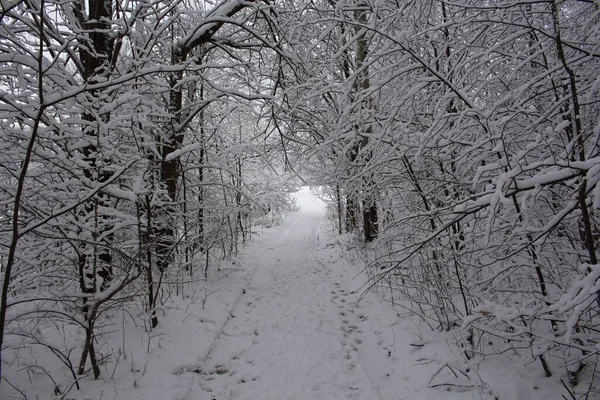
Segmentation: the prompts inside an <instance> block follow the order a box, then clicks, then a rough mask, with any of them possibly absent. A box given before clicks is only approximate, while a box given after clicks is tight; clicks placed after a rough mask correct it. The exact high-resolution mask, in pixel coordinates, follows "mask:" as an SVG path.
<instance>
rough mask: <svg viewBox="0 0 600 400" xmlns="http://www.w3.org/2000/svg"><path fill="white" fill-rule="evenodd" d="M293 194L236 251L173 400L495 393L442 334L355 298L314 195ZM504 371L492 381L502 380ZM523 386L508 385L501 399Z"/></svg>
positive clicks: (522, 394)
mask: <svg viewBox="0 0 600 400" xmlns="http://www.w3.org/2000/svg"><path fill="white" fill-rule="evenodd" d="M298 200H299V205H300V210H299V211H298V212H296V213H294V214H292V215H290V216H289V217H287V218H286V219H285V220H284V221H283V223H282V224H281V225H280V226H276V227H273V228H271V229H269V230H266V231H265V232H264V233H263V235H262V236H261V237H260V238H259V239H257V240H256V241H254V242H253V243H252V244H250V245H249V246H248V248H246V249H245V251H244V252H243V256H242V257H241V262H243V264H244V266H243V267H244V268H245V269H246V270H248V271H250V274H249V276H248V277H247V284H246V287H244V288H243V290H242V292H241V294H240V295H239V297H238V298H237V300H236V301H235V303H234V304H233V305H232V307H231V310H230V314H229V316H228V318H227V320H226V322H225V323H224V325H223V327H222V329H220V330H219V331H218V332H217V333H216V335H215V338H214V340H213V341H212V343H211V345H210V347H209V349H208V351H206V352H205V354H203V355H201V356H200V357H199V359H198V363H197V364H194V365H192V366H189V367H188V369H187V370H186V372H185V373H183V374H182V375H181V377H180V378H181V379H182V380H183V381H182V386H181V391H179V392H178V393H177V395H176V396H174V399H177V400H205V399H208V400H213V399H217V400H226V399H247V400H258V399H265V400H266V399H273V400H285V399H305V400H309V399H374V400H375V399H396V400H397V399H439V398H440V396H443V398H445V399H471V398H473V399H492V398H494V393H497V392H493V391H491V390H490V389H489V388H488V386H487V384H486V383H484V382H483V381H482V380H481V378H480V377H479V376H477V375H476V374H469V373H467V372H464V371H469V369H468V368H466V369H465V365H464V364H462V361H461V357H460V355H459V353H460V352H459V351H458V350H453V349H452V348H451V347H452V346H449V343H448V341H447V338H446V337H445V336H443V335H441V334H439V336H436V335H437V334H435V333H434V334H432V333H429V334H428V339H426V340H425V339H423V336H422V333H420V331H421V327H419V326H418V325H417V324H416V323H415V322H414V321H411V319H410V318H403V317H402V316H400V315H399V314H398V313H397V312H396V311H394V310H393V308H392V307H391V306H389V305H388V304H387V303H384V302H382V300H381V297H380V294H379V293H370V294H367V296H366V297H365V298H364V299H362V300H361V301H360V302H358V300H359V297H360V293H361V292H362V290H361V286H362V285H363V283H364V282H365V280H366V279H367V277H366V276H365V275H363V274H362V273H361V271H360V267H359V265H360V263H359V262H358V261H357V263H356V266H353V265H349V264H348V260H347V258H345V257H343V256H342V253H341V251H340V248H339V244H338V243H337V242H335V239H334V238H333V237H332V236H331V235H330V233H328V232H329V231H330V229H329V226H328V223H327V221H326V220H325V215H324V206H323V204H322V203H321V202H320V200H318V199H317V198H315V197H314V196H313V195H311V193H310V191H309V190H308V188H305V189H303V190H302V191H301V192H299V194H298ZM180 346H189V349H190V351H191V350H192V349H193V348H194V345H193V343H189V344H185V343H181V344H180ZM461 370H462V371H463V372H461ZM462 374H464V375H462ZM510 374H511V372H510V371H508V370H505V371H499V374H498V373H496V379H495V380H496V382H497V383H499V384H500V386H502V385H503V384H502V376H505V378H509V379H510ZM513 382H514V381H513ZM532 391H533V392H534V393H535V390H532V389H531V388H525V387H520V384H519V383H513V384H512V385H511V386H510V387H508V386H505V389H504V390H502V392H503V393H502V394H503V395H507V396H510V397H504V396H502V397H503V398H535V395H534V393H531V392H532ZM540 394H541V393H540ZM541 395H542V396H543V397H541V398H545V396H544V395H543V394H541Z"/></svg>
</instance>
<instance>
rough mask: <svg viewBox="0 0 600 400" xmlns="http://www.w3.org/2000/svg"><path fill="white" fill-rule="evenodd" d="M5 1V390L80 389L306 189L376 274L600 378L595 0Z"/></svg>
mask: <svg viewBox="0 0 600 400" xmlns="http://www.w3.org/2000/svg"><path fill="white" fill-rule="evenodd" d="M1 6H2V8H1V13H0V137H1V140H0V204H1V208H0V276H1V279H0V281H1V283H2V289H1V297H0V349H1V358H0V360H1V362H0V376H1V377H2V380H1V381H0V382H1V383H0V393H3V392H4V393H9V392H8V391H9V390H10V391H11V392H10V393H12V394H11V396H13V397H10V398H19V399H21V398H23V399H25V398H27V396H26V394H25V391H24V388H22V387H19V385H17V384H16V383H13V382H11V379H10V378H8V376H9V375H7V374H9V372H10V371H11V369H12V370H13V371H21V372H20V373H23V372H22V371H27V373H28V374H33V375H42V376H44V377H46V378H48V377H49V380H48V379H47V380H48V382H50V388H49V389H47V393H50V392H52V391H53V392H54V394H53V396H54V397H53V396H50V395H49V396H48V397H46V398H56V399H63V398H64V399H69V398H74V397H73V396H77V394H76V393H77V390H78V389H80V387H83V386H85V385H86V384H87V383H88V382H89V381H93V380H94V379H99V378H100V377H101V375H102V374H104V375H106V372H105V369H104V367H103V366H105V365H107V363H111V362H113V363H114V362H115V357H114V355H113V356H110V355H107V354H106V352H103V351H99V350H98V349H99V348H102V346H103V340H105V338H106V337H107V336H108V335H109V334H113V335H119V333H118V330H119V328H118V326H116V325H115V323H114V321H116V320H118V319H120V318H121V316H122V310H124V309H128V307H129V308H131V307H134V308H136V309H139V310H141V311H140V312H139V313H137V314H134V315H131V314H130V315H129V316H128V318H132V319H134V320H136V321H138V322H137V323H138V324H139V325H140V326H143V330H144V331H145V332H152V330H153V329H155V328H156V327H157V326H159V325H160V324H161V318H163V315H164V310H163V305H164V302H165V298H166V297H167V293H168V296H179V295H181V294H182V293H184V292H185V291H186V290H188V291H189V290H190V288H191V287H192V286H193V285H194V282H196V281H199V280H205V281H206V280H207V279H210V277H211V274H214V273H215V271H216V268H217V267H216V266H217V264H219V263H220V262H221V260H226V259H228V258H230V257H234V256H235V255H237V254H238V251H239V250H240V249H241V248H242V247H243V246H245V245H246V243H248V242H251V241H252V240H253V236H254V235H255V233H254V232H255V231H254V230H253V227H257V226H261V225H271V224H273V223H274V221H276V220H278V219H279V218H281V216H282V215H284V214H286V213H289V212H291V211H293V209H294V207H295V206H294V203H293V200H292V199H291V197H290V194H291V193H292V192H294V191H296V190H297V189H298V187H299V186H300V185H308V184H310V185H311V186H319V187H321V188H322V191H323V197H324V199H325V201H326V203H327V205H328V215H329V218H330V220H331V224H332V226H335V232H334V233H335V234H336V235H339V236H340V237H343V238H344V239H343V240H346V241H347V243H349V244H348V245H349V246H352V248H353V249H354V250H353V251H354V252H355V254H354V256H355V257H356V258H357V259H359V260H360V262H361V263H362V266H363V268H364V270H365V271H366V273H367V275H368V280H367V281H365V282H364V286H363V287H362V290H363V292H362V293H366V292H368V291H370V290H377V291H378V292H381V293H382V295H383V296H384V297H385V298H386V299H387V300H386V301H388V302H390V303H391V304H392V305H393V306H394V307H396V308H398V309H399V310H400V309H401V310H402V312H403V313H404V312H406V314H407V315H410V317H411V318H415V319H416V320H418V321H420V323H422V324H424V325H425V326H428V327H429V329H430V330H432V331H440V332H453V334H454V337H455V338H456V340H455V343H453V346H455V347H456V349H457V351H458V352H459V353H460V354H461V355H462V356H463V357H464V359H465V360H466V361H467V362H468V361H470V360H478V361H477V362H478V363H483V364H485V362H486V358H487V357H490V356H492V355H509V354H510V357H512V358H513V359H515V360H516V361H515V362H518V363H523V364H528V365H534V366H535V368H536V369H537V370H538V371H539V373H540V374H542V375H544V376H546V377H548V379H550V380H554V381H555V382H560V384H561V385H562V387H563V390H564V394H562V398H565V399H580V398H581V399H587V398H594V396H597V395H598V393H599V392H600V387H599V386H598V382H599V381H598V371H597V368H598V367H600V365H599V364H598V363H599V359H598V356H599V352H600V342H599V340H600V315H599V314H598V312H599V311H600V265H599V261H598V257H599V255H598V251H599V250H600V184H599V182H600V144H599V141H600V74H599V73H598V71H600V3H599V2H598V1H597V0H539V1H538V0H423V1H413V0H341V1H340V0H277V1H275V0H215V1H212V0H204V1H196V0H88V1H85V0H1ZM307 250H310V249H307ZM206 296H208V294H207V293H205V298H204V302H206ZM203 308H204V305H203ZM50 332H53V333H50ZM67 336H68V337H69V338H70V341H69V342H68V343H67V342H66V341H63V340H62V339H60V337H67ZM55 337H59V340H58V342H57V341H56V340H50V339H49V338H55ZM39 349H43V350H44V351H45V352H49V353H51V354H52V355H53V357H54V359H53V360H52V363H53V364H54V365H59V368H60V370H61V371H62V372H61V373H62V374H63V375H64V376H68V377H69V378H68V379H67V378H64V379H62V380H61V381H60V382H57V381H55V379H53V378H52V373H50V372H49V370H48V369H47V368H49V367H47V366H44V365H43V363H39V364H38V363H37V361H36V357H35V354H37V353H36V352H38V351H41V350H39ZM53 368H54V367H53ZM109 371H110V369H109ZM113 374H114V372H113ZM109 375H110V372H109ZM44 379H45V378H44ZM557 398H558V397H557Z"/></svg>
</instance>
